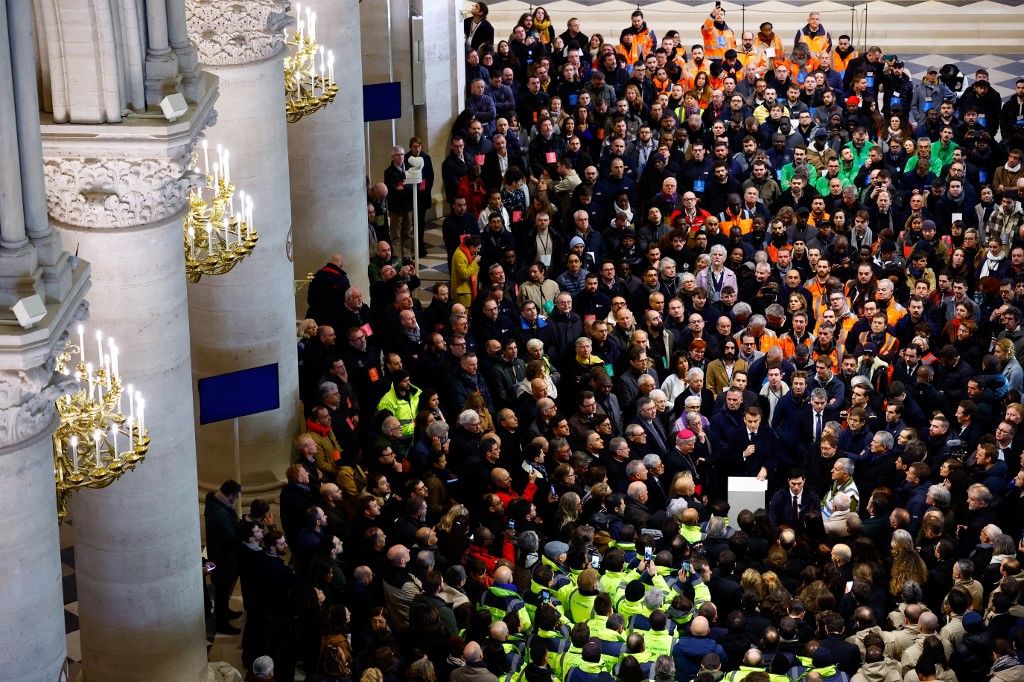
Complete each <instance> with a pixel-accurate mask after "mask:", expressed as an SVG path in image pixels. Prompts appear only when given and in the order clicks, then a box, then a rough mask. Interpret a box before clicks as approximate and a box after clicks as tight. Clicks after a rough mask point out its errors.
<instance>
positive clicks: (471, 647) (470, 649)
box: [462, 642, 484, 663]
mask: <svg viewBox="0 0 1024 682" xmlns="http://www.w3.org/2000/svg"><path fill="white" fill-rule="evenodd" d="M483 657H484V652H483V651H482V650H481V649H480V645H479V644H477V643H476V642H470V643H469V644H467V645H466V647H465V648H464V649H463V650H462V660H464V661H465V662H466V663H479V662H480V661H482V660H483Z"/></svg>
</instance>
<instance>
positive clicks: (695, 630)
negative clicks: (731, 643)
mask: <svg viewBox="0 0 1024 682" xmlns="http://www.w3.org/2000/svg"><path fill="white" fill-rule="evenodd" d="M709 632H711V626H710V625H708V619H707V618H705V617H704V616H697V617H696V618H694V619H693V620H692V621H690V634H691V635H693V636H694V637H707V636H708V633H709Z"/></svg>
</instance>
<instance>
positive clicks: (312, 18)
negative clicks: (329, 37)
mask: <svg viewBox="0 0 1024 682" xmlns="http://www.w3.org/2000/svg"><path fill="white" fill-rule="evenodd" d="M309 39H310V40H312V41H313V42H314V43H315V42H316V12H313V14H312V15H311V16H310V20H309Z"/></svg>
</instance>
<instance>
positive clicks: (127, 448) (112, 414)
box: [53, 325, 149, 520]
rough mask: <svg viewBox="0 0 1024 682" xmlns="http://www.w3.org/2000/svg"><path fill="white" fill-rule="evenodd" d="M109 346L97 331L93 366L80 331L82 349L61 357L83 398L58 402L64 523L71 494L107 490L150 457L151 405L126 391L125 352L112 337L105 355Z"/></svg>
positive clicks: (57, 466) (58, 477)
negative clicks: (148, 427) (148, 411)
mask: <svg viewBox="0 0 1024 682" xmlns="http://www.w3.org/2000/svg"><path fill="white" fill-rule="evenodd" d="M103 341H104V339H103V332H101V331H98V330H97V332H96V351H97V353H96V358H95V360H96V362H95V363H93V362H87V361H86V357H87V353H86V341H85V329H84V327H83V326H82V325H78V345H74V344H72V343H69V344H68V345H67V347H66V348H65V349H64V352H63V353H61V354H60V355H59V356H58V357H57V366H56V370H57V371H58V372H61V373H62V374H64V375H65V376H70V375H71V374H72V373H73V374H74V377H75V380H76V381H77V382H78V391H77V392H75V393H70V394H67V395H63V396H61V397H60V398H58V399H57V402H56V405H57V414H58V415H59V417H60V423H59V425H58V426H57V430H56V431H55V432H54V434H53V472H54V479H55V481H56V484H57V518H58V519H59V520H64V518H65V517H66V516H67V513H68V501H69V499H70V497H71V493H73V492H74V491H75V490H78V489H80V488H106V487H107V486H108V485H110V484H111V483H113V482H114V481H115V480H117V479H118V478H120V477H121V476H122V475H123V474H124V473H126V472H128V471H131V470H132V469H134V468H135V467H136V466H137V465H138V464H139V462H141V461H142V460H143V459H145V457H146V453H147V452H148V451H149V434H148V432H147V431H146V418H145V414H146V403H145V401H144V400H143V398H142V394H141V393H139V392H138V391H136V390H135V389H134V387H133V386H132V385H131V384H128V385H127V386H126V387H122V385H121V375H120V373H119V372H118V356H119V353H120V351H119V349H118V347H117V344H116V343H115V342H114V339H112V338H109V337H108V338H107V339H106V341H107V343H106V351H104V343H103ZM90 345H91V342H90ZM76 356H77V358H78V359H77V362H75V363H74V364H73V365H72V358H74V357H76ZM125 402H127V409H128V414H127V415H125V413H124V411H123V410H124V409H125V407H126V405H125Z"/></svg>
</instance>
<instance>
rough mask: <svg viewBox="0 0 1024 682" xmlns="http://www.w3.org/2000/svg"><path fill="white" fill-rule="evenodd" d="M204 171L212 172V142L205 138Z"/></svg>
mask: <svg viewBox="0 0 1024 682" xmlns="http://www.w3.org/2000/svg"><path fill="white" fill-rule="evenodd" d="M203 173H205V174H206V175H209V174H210V142H209V140H207V139H206V138H205V137H204V138H203Z"/></svg>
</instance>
